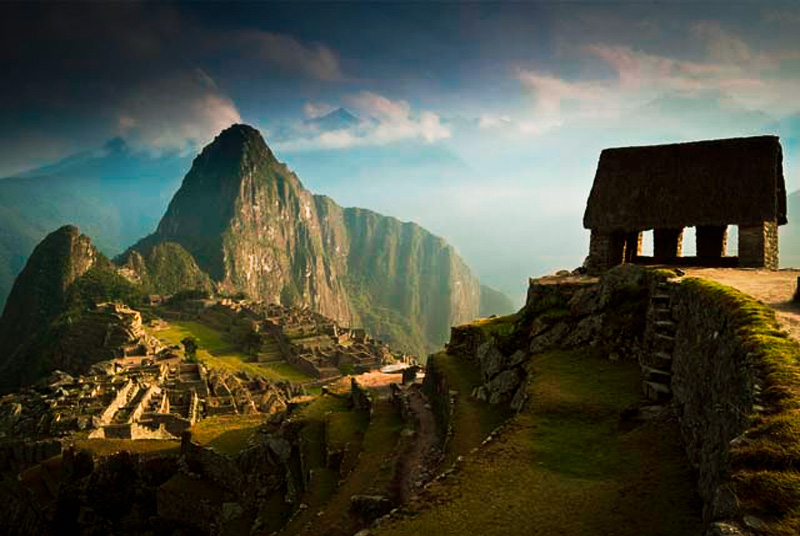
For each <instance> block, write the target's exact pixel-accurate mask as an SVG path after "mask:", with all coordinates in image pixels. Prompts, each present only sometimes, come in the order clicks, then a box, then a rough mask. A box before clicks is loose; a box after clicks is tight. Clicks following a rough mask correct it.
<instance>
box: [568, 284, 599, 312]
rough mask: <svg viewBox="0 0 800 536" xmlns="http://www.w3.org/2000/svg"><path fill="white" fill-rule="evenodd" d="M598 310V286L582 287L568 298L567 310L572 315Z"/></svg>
mask: <svg viewBox="0 0 800 536" xmlns="http://www.w3.org/2000/svg"><path fill="white" fill-rule="evenodd" d="M599 310H600V287H599V286H596V285H595V286H591V287H584V288H582V289H580V290H579V291H577V292H576V293H575V294H574V295H573V296H572V298H571V299H570V300H569V312H570V313H571V314H572V315H573V316H579V317H580V316H587V315H591V314H594V313H596V312H598V311H599Z"/></svg>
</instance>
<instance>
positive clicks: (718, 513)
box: [670, 285, 755, 522]
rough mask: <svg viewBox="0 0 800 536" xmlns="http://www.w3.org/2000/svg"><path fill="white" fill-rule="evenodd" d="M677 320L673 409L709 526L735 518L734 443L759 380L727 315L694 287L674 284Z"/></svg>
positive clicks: (745, 423) (746, 420)
mask: <svg viewBox="0 0 800 536" xmlns="http://www.w3.org/2000/svg"><path fill="white" fill-rule="evenodd" d="M670 289H671V290H670V294H671V299H672V311H673V318H674V319H675V320H676V323H677V328H676V332H675V349H674V351H673V356H672V392H673V402H672V403H673V406H674V407H675V408H676V410H677V413H678V415H679V420H680V426H681V433H682V436H683V443H684V447H685V449H686V454H687V456H688V457H689V461H690V463H691V464H692V466H693V467H694V468H695V470H696V471H697V473H698V491H699V493H700V496H701V498H702V499H703V517H704V519H705V521H706V522H709V521H712V520H718V519H724V518H726V517H729V516H732V515H733V514H735V512H732V511H730V510H731V502H730V497H728V496H727V494H726V492H725V486H724V484H725V480H726V477H727V473H728V469H729V468H728V460H729V450H730V443H731V441H732V440H733V439H735V438H736V437H738V436H739V435H740V434H741V433H742V432H743V431H744V429H745V428H746V426H747V423H748V417H747V415H748V414H749V413H750V412H751V411H752V407H753V388H754V385H755V376H754V373H753V370H752V364H751V363H750V361H749V358H748V354H747V350H746V349H745V348H743V347H742V344H741V341H740V340H739V338H738V336H737V334H736V332H735V331H734V330H733V329H732V328H731V324H730V322H729V318H728V315H729V313H728V311H726V310H724V309H723V308H722V307H721V306H720V304H719V303H717V302H716V301H715V300H713V299H712V298H710V297H709V296H707V295H706V294H704V293H703V292H701V291H698V290H697V289H696V287H694V286H691V285H670Z"/></svg>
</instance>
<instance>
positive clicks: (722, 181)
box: [583, 136, 787, 273]
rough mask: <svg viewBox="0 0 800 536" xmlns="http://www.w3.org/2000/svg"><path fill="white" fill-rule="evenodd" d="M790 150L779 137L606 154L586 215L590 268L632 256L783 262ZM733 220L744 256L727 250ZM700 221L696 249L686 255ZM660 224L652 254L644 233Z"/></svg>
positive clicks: (711, 262) (706, 262) (758, 264)
mask: <svg viewBox="0 0 800 536" xmlns="http://www.w3.org/2000/svg"><path fill="white" fill-rule="evenodd" d="M786 221H787V220H786V187H785V185H784V180H783V154H782V150H781V144H780V140H779V139H778V137H777V136H757V137H750V138H732V139H724V140H709V141H698V142H691V143H676V144H669V145H653V146H647V147H621V148H614V149H605V150H603V152H602V153H600V162H599V163H598V166H597V173H596V174H595V178H594V184H593V185H592V191H591V193H590V194H589V201H588V203H587V206H586V213H585V214H584V217H583V226H584V227H585V228H586V229H590V230H591V241H590V245H589V257H588V258H587V262H586V268H587V269H588V271H589V272H590V273H599V272H602V271H603V270H606V269H608V268H611V267H612V266H615V265H617V264H622V263H625V262H637V263H655V264H662V263H667V264H687V265H699V266H741V267H751V268H765V269H770V270H777V269H778V226H779V225H784V224H785V223H786ZM729 225H737V226H738V229H739V254H738V257H726V256H725V251H726V246H727V230H728V226H729ZM685 227H695V229H696V240H697V256H696V257H682V256H681V253H682V246H683V229H684V228H685ZM650 229H652V230H653V256H652V257H643V256H642V232H643V231H646V230H650Z"/></svg>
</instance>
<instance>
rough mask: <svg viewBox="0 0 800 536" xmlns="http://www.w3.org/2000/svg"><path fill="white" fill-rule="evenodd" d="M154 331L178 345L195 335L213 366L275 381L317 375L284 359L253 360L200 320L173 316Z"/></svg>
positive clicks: (201, 352) (205, 360)
mask: <svg viewBox="0 0 800 536" xmlns="http://www.w3.org/2000/svg"><path fill="white" fill-rule="evenodd" d="M154 334H155V336H156V337H158V339H159V340H161V341H162V342H163V343H165V344H170V345H173V344H175V345H179V346H180V345H181V341H182V340H183V339H184V338H186V337H194V338H195V339H197V344H198V346H199V348H198V350H197V358H198V359H199V360H200V361H201V362H203V363H204V364H206V365H207V366H209V367H211V368H216V369H220V370H224V371H228V372H238V371H240V370H241V371H244V372H247V373H248V374H252V375H254V376H262V377H264V378H266V379H268V380H273V381H281V380H287V381H290V382H294V383H304V382H307V381H311V380H314V379H315V378H312V377H311V376H309V375H307V374H305V373H304V372H303V371H301V370H299V369H297V368H295V367H293V366H291V365H290V364H289V363H286V362H285V361H273V362H269V363H257V362H253V361H252V358H251V357H250V356H248V355H246V354H244V353H243V352H240V351H239V350H237V349H236V347H235V346H234V345H232V344H231V343H229V342H228V341H226V340H225V339H224V338H223V337H222V334H221V333H220V332H219V331H217V330H215V329H213V328H211V327H209V326H206V325H204V324H201V323H200V322H195V321H189V320H187V321H177V320H173V321H170V322H169V326H168V327H165V328H163V329H159V330H156V331H154Z"/></svg>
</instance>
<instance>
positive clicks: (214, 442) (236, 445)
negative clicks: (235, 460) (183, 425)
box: [189, 413, 268, 456]
mask: <svg viewBox="0 0 800 536" xmlns="http://www.w3.org/2000/svg"><path fill="white" fill-rule="evenodd" d="M267 417H268V416H267V415H264V414H263V413H257V414H253V415H216V416H214V417H208V418H206V419H203V420H202V421H199V422H198V423H196V424H195V425H194V426H192V427H191V428H190V429H189V431H190V432H191V433H192V439H193V440H194V441H196V442H197V443H199V444H200V445H204V446H207V447H212V448H214V449H215V450H217V451H219V452H221V453H222V454H228V455H230V456H235V455H236V454H238V453H239V451H241V450H242V449H243V448H244V447H246V446H247V443H248V442H249V441H250V438H251V437H252V436H253V434H254V433H255V432H256V430H258V427H259V426H260V425H261V424H263V423H264V422H265V421H266V420H267Z"/></svg>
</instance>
